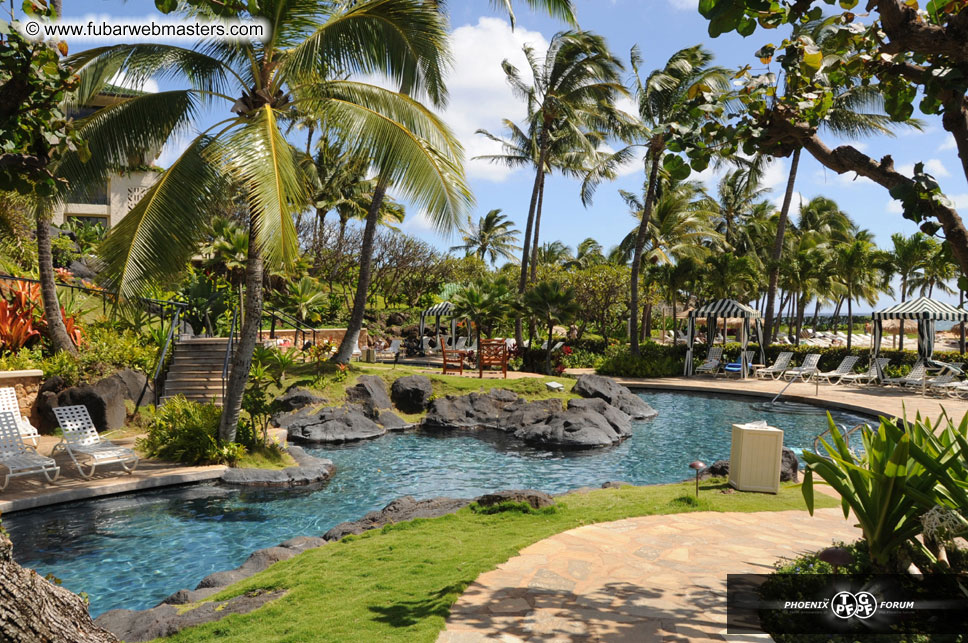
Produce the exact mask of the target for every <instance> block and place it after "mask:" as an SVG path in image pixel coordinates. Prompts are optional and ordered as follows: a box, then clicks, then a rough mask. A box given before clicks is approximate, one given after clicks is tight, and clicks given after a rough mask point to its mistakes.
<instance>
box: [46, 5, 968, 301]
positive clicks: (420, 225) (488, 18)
mask: <svg viewBox="0 0 968 643" xmlns="http://www.w3.org/2000/svg"><path fill="white" fill-rule="evenodd" d="M64 4H65V18H66V19H68V20H70V19H79V18H82V17H87V16H89V15H91V14H94V15H99V16H105V15H110V16H116V17H122V16H124V17H136V16H138V17H140V16H148V15H155V13H156V12H155V9H154V4H153V2H151V1H150V0H149V1H145V0H135V1H131V2H127V3H124V4H119V3H117V2H108V1H106V0H81V1H77V0H67V1H66V2H65V3H64ZM577 4H578V17H579V21H580V23H581V26H582V28H584V29H588V30H591V31H595V32H597V33H600V34H602V35H604V36H605V37H606V38H607V40H608V42H609V44H610V46H611V47H612V50H613V51H614V52H615V53H616V55H618V56H619V57H620V58H621V59H623V60H624V61H626V62H627V61H628V52H629V50H630V49H631V47H632V46H633V45H635V44H637V45H638V46H639V48H640V50H641V52H642V56H643V58H644V59H645V62H644V65H643V68H644V69H652V68H655V67H659V66H661V65H662V64H663V63H664V62H665V61H666V60H667V59H668V57H669V56H670V55H671V54H672V53H673V52H675V51H677V50H678V49H681V48H683V47H687V46H691V45H695V44H697V43H702V44H703V45H705V46H706V47H707V48H709V49H711V50H712V51H713V52H714V53H715V55H716V62H717V63H718V64H720V65H724V66H727V67H738V66H741V65H745V64H748V63H755V58H754V57H753V52H754V51H756V50H757V49H758V48H759V47H760V46H761V45H762V44H765V43H766V42H770V41H771V40H773V41H776V40H777V39H778V38H780V37H781V36H782V34H779V33H777V32H764V31H762V30H760V31H757V32H756V33H754V34H753V35H752V36H750V37H749V38H746V39H743V38H742V37H739V36H736V35H728V36H720V37H719V38H716V39H711V38H709V36H708V35H707V33H706V21H705V20H704V19H703V18H702V17H701V16H700V15H699V14H698V12H697V11H696V4H697V0H577ZM449 9H450V12H451V14H450V15H451V26H452V30H453V35H454V37H453V43H452V47H453V51H454V58H455V65H454V68H453V70H452V72H451V74H450V76H449V79H448V87H449V89H450V95H451V98H450V104H449V106H448V108H447V110H446V112H445V113H444V117H445V119H446V120H447V122H448V123H449V124H450V125H451V127H452V128H453V129H454V130H455V132H456V133H457V135H458V136H459V137H460V138H461V140H462V142H463V143H464V145H465V147H466V149H467V156H468V158H470V157H472V156H474V155H476V154H482V153H488V152H490V151H493V150H494V148H493V147H490V146H489V144H488V142H487V141H485V140H484V139H483V138H482V137H480V136H477V135H475V134H474V131H475V130H476V129H478V128H485V129H488V130H490V131H492V132H495V133H497V132H499V131H500V121H501V119H502V118H512V119H513V120H515V121H518V122H520V121H521V120H522V118H523V115H524V106H523V105H522V104H521V103H520V102H519V101H517V100H516V99H515V98H514V97H513V96H512V95H511V92H510V89H509V88H508V86H507V84H506V82H505V80H504V74H503V72H502V71H501V68H500V63H501V60H502V59H504V58H508V59H510V60H511V61H512V62H515V63H516V64H517V65H518V66H519V68H524V67H525V66H526V65H525V63H524V59H523V56H522V54H521V46H522V45H523V44H524V43H530V44H532V45H533V46H534V47H535V48H536V49H537V50H538V51H539V52H541V51H542V50H543V49H544V47H545V46H546V44H547V42H548V40H549V39H550V38H551V36H552V35H553V34H554V33H555V32H556V31H559V30H561V29H564V28H565V27H564V25H562V24H561V23H558V22H556V21H554V20H551V19H549V18H547V17H545V16H542V15H537V14H535V13H532V12H531V11H530V10H529V9H528V8H527V7H526V6H525V5H524V3H523V2H518V3H517V6H516V12H517V18H518V21H517V28H516V30H514V31H512V30H511V29H510V25H509V24H508V22H507V19H506V16H504V15H503V14H501V13H500V12H497V11H494V10H492V9H491V8H490V4H489V3H488V2H487V0H451V1H450V2H449ZM87 46H91V43H80V42H79V43H76V44H73V45H72V51H77V50H79V49H83V48H85V47H87ZM162 87H164V84H162ZM629 105H630V104H629ZM216 115H217V114H216V113H212V114H207V115H206V116H205V118H204V119H203V121H202V122H201V123H200V125H202V126H204V125H205V124H206V122H208V123H211V122H214V118H215V116H216ZM925 120H926V128H925V131H924V132H916V131H908V132H904V133H901V134H900V135H899V136H898V137H896V138H893V139H892V138H887V137H880V138H872V139H867V140H864V141H862V142H861V143H859V144H857V145H858V147H860V148H861V149H862V150H863V151H864V152H865V153H867V154H869V155H871V156H872V157H874V158H880V157H881V156H883V155H885V154H891V155H892V156H893V158H894V161H895V163H896V165H897V166H898V167H899V168H901V169H902V170H904V169H905V168H907V169H908V170H910V168H911V167H912V166H913V164H914V163H915V162H917V161H923V162H925V163H926V166H927V171H928V172H930V173H932V174H934V175H935V177H936V178H937V179H938V180H939V182H940V184H941V186H942V188H943V189H944V190H945V192H946V193H947V194H948V196H949V197H950V198H952V199H953V200H954V201H955V203H956V205H958V206H959V208H960V210H961V212H962V214H963V215H964V214H968V185H966V184H965V179H964V175H963V174H962V172H961V171H960V163H959V161H958V158H957V153H956V151H955V149H954V145H953V140H952V139H951V137H950V136H948V135H947V134H946V133H945V132H944V131H943V130H942V128H941V124H940V120H939V119H937V118H926V119H925ZM827 138H828V141H829V142H830V143H831V144H833V143H835V142H836V141H833V140H832V139H830V137H827ZM179 147H180V146H179V144H178V143H176V144H174V145H171V146H169V147H168V148H167V149H165V150H164V151H163V153H162V156H161V158H160V164H161V165H165V164H166V162H170V160H171V159H172V158H174V155H175V154H177V152H178V149H179ZM788 168H789V163H788V161H787V160H786V159H780V160H778V161H777V163H775V164H774V166H773V167H772V168H771V169H770V170H769V172H768V174H767V183H768V184H769V185H770V186H771V187H772V188H773V193H772V194H771V198H773V199H774V200H779V199H780V198H781V196H782V190H783V186H784V182H785V180H786V175H787V170H788ZM467 170H468V176H469V178H470V181H471V186H472V188H473V190H474V193H475V196H476V198H477V211H476V212H475V213H474V217H475V218H476V217H477V216H480V215H483V214H484V213H485V212H487V211H488V210H491V209H493V208H501V209H502V210H503V211H504V212H505V213H506V214H507V215H509V216H510V217H511V219H513V220H514V221H515V222H516V223H517V224H518V227H519V229H521V230H523V228H524V223H525V219H526V216H527V208H528V202H529V198H530V190H531V185H532V181H533V178H534V177H533V174H532V173H531V172H530V171H528V170H524V169H522V170H516V171H508V170H506V169H504V168H502V167H497V166H493V165H489V164H486V163H484V162H482V161H470V162H469V163H468V165H467ZM694 178H695V177H694ZM699 178H701V179H703V180H705V181H706V182H707V185H709V187H711V188H714V187H715V181H716V179H717V178H718V177H717V175H716V174H715V173H714V172H712V171H707V172H704V173H703V174H702V175H701V176H700V177H699ZM641 184H642V170H641V166H640V165H633V166H629V167H628V168H626V169H625V171H624V172H623V175H622V176H621V177H620V178H619V179H618V180H616V181H614V182H612V183H608V184H603V185H602V186H601V187H600V188H599V190H598V193H597V194H596V197H595V200H594V203H593V204H592V205H591V206H590V207H588V208H584V207H583V206H582V204H581V201H580V199H579V193H578V191H579V183H578V181H575V180H569V179H563V178H561V177H553V178H551V179H550V180H548V182H547V183H546V189H545V192H546V194H545V205H544V214H543V217H542V224H541V233H542V234H541V236H542V240H543V241H550V240H555V239H557V240H561V241H563V242H565V243H566V244H568V245H570V246H573V247H574V246H575V245H577V243H578V242H579V241H581V240H582V239H584V238H586V237H589V236H591V237H594V238H596V239H597V240H598V241H599V242H600V243H601V244H602V245H603V246H605V247H606V248H607V247H610V246H612V245H614V244H616V243H617V242H618V241H619V240H620V239H621V238H622V236H624V235H625V234H626V233H627V232H628V231H629V230H630V229H631V227H632V225H633V224H634V221H633V219H632V218H631V216H630V215H629V214H628V211H627V209H626V208H625V206H624V204H623V202H622V201H621V199H620V198H619V196H618V190H619V189H624V190H630V191H638V190H640V189H641ZM797 192H798V196H797V198H795V200H794V206H795V207H796V205H797V204H798V200H799V198H801V197H802V199H803V200H804V201H806V200H809V199H810V198H812V197H814V196H818V195H824V196H827V197H829V198H832V199H834V200H835V201H836V202H837V203H838V204H839V205H840V206H841V208H842V209H843V210H845V211H846V212H848V213H849V214H850V215H851V216H852V217H853V218H854V220H855V221H857V222H858V224H859V225H861V226H862V227H865V228H868V229H870V230H872V231H873V232H874V233H875V235H876V238H877V241H878V243H879V244H880V245H882V246H887V245H889V243H890V235H891V234H892V233H894V232H902V233H904V234H911V233H913V232H914V231H915V230H916V226H915V225H914V224H913V223H911V222H909V221H906V220H905V219H903V218H902V217H901V215H900V208H899V207H898V206H897V204H895V203H894V202H893V201H892V200H891V199H890V197H889V196H888V194H887V191H886V190H885V189H884V188H882V187H880V186H878V185H875V184H873V183H871V182H870V181H867V180H866V179H862V178H857V179H856V180H855V179H854V177H853V176H838V175H836V174H834V173H833V172H830V171H827V170H825V169H824V168H823V167H822V166H821V165H820V164H818V163H817V162H816V161H814V160H813V159H812V158H811V157H810V156H809V155H807V154H805V155H804V157H803V160H802V161H801V166H800V171H799V179H798V182H797ZM403 228H404V229H405V230H406V231H407V232H409V233H411V234H414V235H416V236H419V237H421V238H424V239H426V240H427V241H430V242H431V243H434V244H435V245H437V246H439V247H441V248H447V247H449V246H450V245H453V244H454V243H456V236H453V237H451V238H449V239H445V238H442V237H440V236H439V235H438V234H436V233H435V232H434V231H433V230H432V229H431V228H430V226H429V225H428V224H427V222H426V220H425V219H424V218H423V217H422V216H421V215H420V213H419V212H417V211H415V210H410V211H409V212H408V220H407V221H406V222H405V223H404V224H403ZM891 301H893V299H891V298H888V297H884V298H882V300H881V303H882V304H885V303H889V302H891Z"/></svg>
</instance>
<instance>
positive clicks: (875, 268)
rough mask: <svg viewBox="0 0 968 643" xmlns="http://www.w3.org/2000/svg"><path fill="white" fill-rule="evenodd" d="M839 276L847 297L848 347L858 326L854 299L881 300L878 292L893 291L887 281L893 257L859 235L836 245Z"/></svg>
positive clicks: (868, 301) (872, 302)
mask: <svg viewBox="0 0 968 643" xmlns="http://www.w3.org/2000/svg"><path fill="white" fill-rule="evenodd" d="M834 256H835V257H836V259H835V262H836V266H837V280H838V281H840V283H841V284H843V286H844V289H845V291H846V295H845V296H846V299H847V319H848V326H847V350H848V351H849V350H850V345H851V338H852V337H853V330H854V310H853V302H854V300H855V299H856V300H858V301H860V300H864V301H866V302H867V303H868V304H870V305H872V306H873V305H874V304H875V303H877V295H878V294H879V293H881V292H888V291H890V286H889V284H888V283H887V275H888V274H889V266H890V259H889V258H888V257H887V255H886V254H885V253H882V252H881V251H879V250H878V249H877V248H876V247H875V246H874V244H872V243H871V242H870V241H865V240H861V239H857V240H854V241H850V242H847V243H841V244H838V245H837V246H835V247H834Z"/></svg>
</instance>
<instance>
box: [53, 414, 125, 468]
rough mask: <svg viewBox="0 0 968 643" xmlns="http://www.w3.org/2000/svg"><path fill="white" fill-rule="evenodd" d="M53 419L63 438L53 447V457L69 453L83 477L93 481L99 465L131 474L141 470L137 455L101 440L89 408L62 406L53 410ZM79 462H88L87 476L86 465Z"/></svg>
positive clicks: (86, 463)
mask: <svg viewBox="0 0 968 643" xmlns="http://www.w3.org/2000/svg"><path fill="white" fill-rule="evenodd" d="M54 416H55V417H56V418H57V424H59V425H60V429H61V432H62V433H63V435H64V437H63V438H62V439H61V441H60V442H58V443H57V445H56V446H54V450H53V451H52V452H51V455H53V454H55V453H58V452H60V451H65V452H67V455H69V456H70V457H71V460H72V461H73V462H74V466H76V467H77V470H78V471H79V472H80V474H81V476H82V477H84V478H90V477H91V476H93V475H94V470H95V469H96V468H97V467H98V465H104V464H120V465H121V468H122V469H124V470H125V471H126V472H128V473H133V472H134V470H135V469H136V468H138V454H137V453H135V452H134V451H132V450H131V449H128V448H126V447H122V446H118V445H116V444H114V443H113V442H108V441H107V440H102V439H101V436H100V435H98V433H97V429H96V428H95V427H94V422H93V421H92V420H91V414H90V413H88V412H87V407H86V406H83V405H80V404H79V405H76V406H59V407H56V408H54ZM79 460H85V461H86V462H85V465H86V466H89V467H91V470H90V472H87V473H85V472H84V466H85V465H82V464H81V462H80V461H79Z"/></svg>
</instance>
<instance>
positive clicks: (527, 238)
mask: <svg viewBox="0 0 968 643" xmlns="http://www.w3.org/2000/svg"><path fill="white" fill-rule="evenodd" d="M545 141H546V135H545V133H544V132H543V131H542V133H541V141H540V151H539V153H538V163H537V169H536V170H535V173H534V187H533V188H532V189H531V205H530V206H529V207H528V222H527V224H526V225H525V228H524V243H523V244H522V245H521V248H522V252H521V277H520V278H519V279H518V293H519V294H522V295H523V294H524V291H525V288H527V285H528V258H529V257H530V255H531V234H532V232H533V230H534V219H535V212H536V211H537V208H538V194H539V192H540V190H541V179H542V178H543V176H544V175H543V172H542V171H541V168H543V167H544V163H545V154H546V149H545V147H546V144H545ZM514 341H515V342H516V343H517V345H518V346H523V345H524V327H523V326H522V324H521V317H520V316H518V317H517V319H515V320H514Z"/></svg>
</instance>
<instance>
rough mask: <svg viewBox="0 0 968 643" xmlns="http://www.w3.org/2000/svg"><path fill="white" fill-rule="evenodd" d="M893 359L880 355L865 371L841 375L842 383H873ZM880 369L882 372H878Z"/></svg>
mask: <svg viewBox="0 0 968 643" xmlns="http://www.w3.org/2000/svg"><path fill="white" fill-rule="evenodd" d="M890 363H891V360H890V359H888V358H887V357H878V358H877V359H876V360H875V361H874V363H873V364H871V365H870V366H868V367H867V372H865V373H847V374H846V375H842V376H841V377H840V383H841V384H873V383H874V382H876V381H877V379H878V378H879V377H880V376H881V373H883V372H884V369H886V368H887V365H888V364H890ZM878 370H880V372H878Z"/></svg>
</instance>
